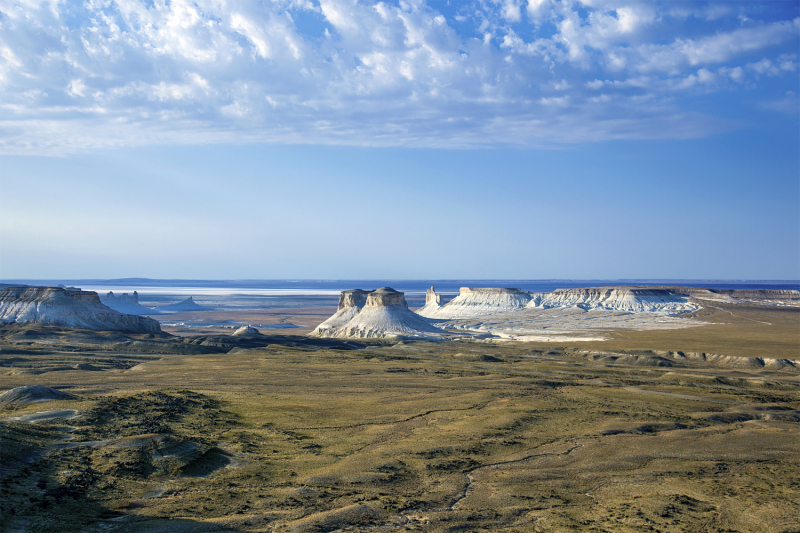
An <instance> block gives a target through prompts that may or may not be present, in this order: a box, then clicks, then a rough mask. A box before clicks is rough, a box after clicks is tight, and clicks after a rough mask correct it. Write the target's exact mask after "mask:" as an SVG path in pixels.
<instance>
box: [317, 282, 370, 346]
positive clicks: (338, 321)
mask: <svg viewBox="0 0 800 533" xmlns="http://www.w3.org/2000/svg"><path fill="white" fill-rule="evenodd" d="M368 294H369V291H363V290H361V289H351V290H349V291H342V293H341V294H340V295H339V307H338V308H337V309H336V313H334V314H333V316H331V317H330V318H329V319H328V320H326V321H325V322H323V323H322V324H320V325H319V326H317V327H316V329H315V330H314V331H313V332H312V334H313V335H322V334H323V333H324V332H327V331H328V330H333V329H336V328H339V327H341V326H344V325H345V324H347V323H348V322H350V321H351V320H353V318H354V317H355V316H356V315H357V314H358V313H359V311H361V309H362V308H363V307H364V304H366V303H367V295H368ZM322 336H325V335H322Z"/></svg>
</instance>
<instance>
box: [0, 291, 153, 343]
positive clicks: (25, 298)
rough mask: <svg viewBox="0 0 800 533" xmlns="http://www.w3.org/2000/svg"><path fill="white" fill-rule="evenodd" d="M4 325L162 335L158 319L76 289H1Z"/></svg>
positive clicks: (0, 311)
mask: <svg viewBox="0 0 800 533" xmlns="http://www.w3.org/2000/svg"><path fill="white" fill-rule="evenodd" d="M0 323H2V324H12V323H34V324H42V325H48V326H59V327H66V328H80V329H92V330H98V331H126V332H131V333H159V332H161V326H160V325H159V323H158V322H157V321H156V320H153V319H152V318H147V317H143V316H134V315H125V314H122V313H119V312H117V311H114V310H113V309H111V308H109V307H107V306H105V305H103V304H102V303H101V302H100V298H99V297H98V296H97V293H96V292H94V291H82V290H80V289H76V288H73V287H67V288H62V287H8V288H5V289H0Z"/></svg>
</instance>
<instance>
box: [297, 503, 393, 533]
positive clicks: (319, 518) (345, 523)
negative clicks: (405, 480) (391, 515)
mask: <svg viewBox="0 0 800 533" xmlns="http://www.w3.org/2000/svg"><path fill="white" fill-rule="evenodd" d="M387 514H388V513H386V512H385V511H384V510H381V509H377V508H375V507H373V506H371V505H367V504H364V503H356V504H353V505H348V506H347V507H342V508H340V509H333V510H331V511H323V512H321V513H314V514H311V515H309V516H307V517H305V518H302V519H300V520H297V521H296V522H294V523H293V524H291V527H290V529H289V531H292V532H294V533H305V532H312V531H334V530H336V531H341V530H343V529H345V530H349V529H352V528H353V527H358V526H369V525H379V524H381V523H382V522H383V521H384V520H386V518H387Z"/></svg>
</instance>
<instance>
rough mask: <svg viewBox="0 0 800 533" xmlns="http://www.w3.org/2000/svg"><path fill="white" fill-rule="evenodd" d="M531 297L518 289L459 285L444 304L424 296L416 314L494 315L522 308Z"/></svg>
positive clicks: (442, 317) (445, 315)
mask: <svg viewBox="0 0 800 533" xmlns="http://www.w3.org/2000/svg"><path fill="white" fill-rule="evenodd" d="M428 292H429V293H430V291H428ZM437 296H438V295H437ZM531 298H532V296H531V293H529V292H525V291H522V290H520V289H507V288H493V287H482V288H475V287H461V290H460V293H459V295H458V296H456V297H455V298H453V299H452V300H450V301H449V302H447V303H446V304H444V305H440V304H439V303H438V302H436V303H433V302H431V301H430V299H429V298H426V303H425V306H424V307H422V308H420V309H418V310H417V314H419V315H421V316H424V317H427V318H436V319H453V318H470V317H476V316H484V315H495V314H498V313H507V312H509V311H513V310H515V309H522V308H524V307H526V306H527V305H528V304H529V303H530V301H531ZM439 302H441V299H439Z"/></svg>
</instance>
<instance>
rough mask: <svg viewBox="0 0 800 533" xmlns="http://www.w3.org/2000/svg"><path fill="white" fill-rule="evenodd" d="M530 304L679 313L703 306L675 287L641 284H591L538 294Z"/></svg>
mask: <svg viewBox="0 0 800 533" xmlns="http://www.w3.org/2000/svg"><path fill="white" fill-rule="evenodd" d="M528 307H540V308H543V309H552V308H564V307H578V308H580V309H586V310H588V309H605V310H608V311H626V312H629V313H665V314H678V313H686V312H691V311H695V310H697V309H699V308H700V306H699V305H697V304H696V303H693V302H691V301H690V300H689V297H688V296H687V295H685V294H679V293H677V292H675V291H673V290H671V289H665V288H664V289H662V288H639V287H588V288H580V289H556V290H555V291H553V292H547V293H535V294H533V295H532V299H531V301H530V303H529V304H528Z"/></svg>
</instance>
